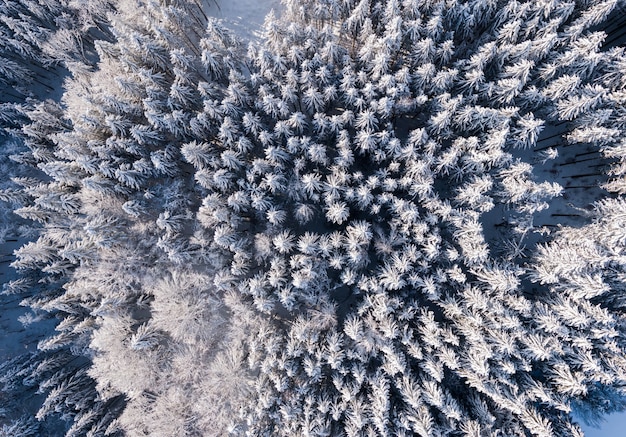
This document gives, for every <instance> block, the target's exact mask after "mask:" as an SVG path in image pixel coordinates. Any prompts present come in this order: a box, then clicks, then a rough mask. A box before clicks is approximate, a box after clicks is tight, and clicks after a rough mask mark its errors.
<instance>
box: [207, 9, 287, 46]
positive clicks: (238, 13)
mask: <svg viewBox="0 0 626 437" xmlns="http://www.w3.org/2000/svg"><path fill="white" fill-rule="evenodd" d="M215 1H216V2H217V5H216V4H215V3H213V0H209V5H208V7H207V13H208V15H211V16H213V17H215V18H220V19H222V20H224V22H225V24H226V25H227V27H228V28H230V29H232V30H233V31H234V32H236V33H237V34H238V35H239V36H240V37H242V38H243V39H246V40H252V39H254V38H256V37H257V36H258V32H259V30H260V29H261V26H262V25H263V22H264V20H265V17H266V15H267V14H268V13H269V12H270V11H271V10H274V12H276V13H277V14H278V13H279V12H280V11H281V10H282V9H283V6H282V5H281V3H280V0H215Z"/></svg>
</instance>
